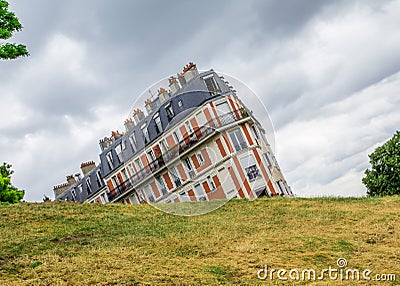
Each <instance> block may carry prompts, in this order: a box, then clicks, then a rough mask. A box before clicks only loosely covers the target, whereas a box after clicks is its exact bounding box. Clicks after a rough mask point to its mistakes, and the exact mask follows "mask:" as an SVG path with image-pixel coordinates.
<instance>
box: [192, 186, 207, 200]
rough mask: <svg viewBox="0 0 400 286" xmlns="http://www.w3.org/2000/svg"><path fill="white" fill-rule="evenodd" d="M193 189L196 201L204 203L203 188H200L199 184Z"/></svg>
mask: <svg viewBox="0 0 400 286" xmlns="http://www.w3.org/2000/svg"><path fill="white" fill-rule="evenodd" d="M194 189H195V190H196V194H197V199H198V200H199V201H206V200H207V197H206V193H205V192H204V190H203V188H202V187H201V185H200V184H197V185H195V186H194Z"/></svg>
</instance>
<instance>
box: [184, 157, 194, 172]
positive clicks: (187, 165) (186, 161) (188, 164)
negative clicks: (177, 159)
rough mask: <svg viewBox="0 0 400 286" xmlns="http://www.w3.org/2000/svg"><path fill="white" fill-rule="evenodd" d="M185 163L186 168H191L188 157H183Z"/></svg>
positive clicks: (189, 169)
mask: <svg viewBox="0 0 400 286" xmlns="http://www.w3.org/2000/svg"><path fill="white" fill-rule="evenodd" d="M185 165H186V168H187V169H188V171H191V170H193V166H192V163H191V162H190V159H189V158H188V157H186V158H185Z"/></svg>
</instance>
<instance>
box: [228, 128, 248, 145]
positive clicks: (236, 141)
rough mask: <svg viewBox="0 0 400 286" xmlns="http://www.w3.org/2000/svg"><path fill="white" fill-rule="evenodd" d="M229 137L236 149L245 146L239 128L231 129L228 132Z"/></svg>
mask: <svg viewBox="0 0 400 286" xmlns="http://www.w3.org/2000/svg"><path fill="white" fill-rule="evenodd" d="M229 137H230V138H231V141H232V143H233V146H234V147H235V150H236V151H240V150H243V149H245V148H247V144H246V142H245V141H244V139H243V135H242V132H240V129H239V128H238V129H235V130H233V131H230V132H229Z"/></svg>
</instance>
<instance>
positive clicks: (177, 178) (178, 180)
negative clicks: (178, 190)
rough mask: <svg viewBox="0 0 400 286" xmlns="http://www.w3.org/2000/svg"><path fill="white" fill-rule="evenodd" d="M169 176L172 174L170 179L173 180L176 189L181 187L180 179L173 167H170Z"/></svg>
mask: <svg viewBox="0 0 400 286" xmlns="http://www.w3.org/2000/svg"><path fill="white" fill-rule="evenodd" d="M170 170H171V174H172V178H173V179H174V182H175V185H176V187H179V186H181V185H182V182H181V179H180V178H179V176H178V172H177V171H176V168H175V167H171V169H170Z"/></svg>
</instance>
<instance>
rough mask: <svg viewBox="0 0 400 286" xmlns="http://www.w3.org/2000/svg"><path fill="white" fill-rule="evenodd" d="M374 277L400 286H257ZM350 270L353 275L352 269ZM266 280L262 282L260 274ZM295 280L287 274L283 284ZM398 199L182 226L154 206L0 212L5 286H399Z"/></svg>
mask: <svg viewBox="0 0 400 286" xmlns="http://www.w3.org/2000/svg"><path fill="white" fill-rule="evenodd" d="M341 257H343V258H346V259H347V261H348V265H347V268H357V269H360V270H364V269H370V270H372V274H371V275H370V277H372V278H373V277H375V274H377V273H381V274H391V273H394V274H396V281H394V282H381V281H363V282H361V281H343V282H341V281H340V280H336V281H333V280H329V278H328V276H326V277H325V279H324V280H322V281H302V280H300V281H293V280H290V279H289V281H286V282H283V281H281V280H278V279H277V276H276V273H275V276H273V278H274V279H273V280H271V279H269V278H267V279H266V280H259V279H258V278H257V271H258V270H259V269H261V268H264V265H266V264H267V265H268V267H269V269H270V268H271V267H272V268H274V269H279V268H285V269H287V270H288V271H289V270H290V269H293V268H296V269H299V270H300V272H301V270H302V269H310V268H312V269H315V270H316V271H317V274H319V272H318V271H321V270H322V269H324V268H328V267H329V266H331V267H333V268H335V267H336V268H338V266H337V264H336V262H337V259H338V258H341ZM345 269H346V268H345ZM261 274H263V272H261ZM286 277H288V274H286ZM399 281H400V197H398V196H397V197H390V198H362V199H329V198H326V199H293V198H265V199H259V200H255V201H246V200H233V201H231V202H229V203H227V204H226V205H224V206H223V207H221V208H219V209H218V210H216V211H213V212H211V213H209V214H206V215H201V216H192V217H183V216H174V215H170V214H166V213H163V212H161V211H159V210H157V209H155V208H153V207H152V206H149V205H140V206H126V205H116V204H114V205H94V204H91V205H89V204H84V205H80V204H75V203H66V202H51V203H41V204H35V203H23V204H18V205H13V206H0V285H91V284H99V285H142V284H152V285H159V284H166V285H171V284H184V285H188V284H191V285H215V284H242V285H243V284H244V285H249V284H263V283H265V284H267V285H268V284H277V285H292V284H293V283H294V284H296V285H305V284H307V285H309V284H314V283H315V284H318V285H328V284H329V285H332V284H333V285H335V284H337V285H355V284H364V285H371V284H372V285H399V284H400V283H399Z"/></svg>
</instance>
